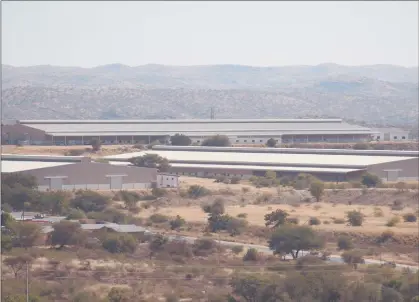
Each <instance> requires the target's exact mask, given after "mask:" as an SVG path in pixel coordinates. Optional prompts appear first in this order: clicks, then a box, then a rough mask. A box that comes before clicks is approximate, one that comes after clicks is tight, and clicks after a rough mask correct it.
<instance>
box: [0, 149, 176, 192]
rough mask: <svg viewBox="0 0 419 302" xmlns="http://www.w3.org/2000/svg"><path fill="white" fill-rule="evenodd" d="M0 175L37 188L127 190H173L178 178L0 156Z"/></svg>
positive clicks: (67, 160)
mask: <svg viewBox="0 0 419 302" xmlns="http://www.w3.org/2000/svg"><path fill="white" fill-rule="evenodd" d="M1 171H2V174H5V173H24V174H29V175H32V176H34V177H35V178H36V180H37V183H38V189H39V190H41V191H46V190H78V189H82V190H129V189H147V188H152V187H153V186H156V187H164V188H167V187H177V186H178V177H177V176H176V175H172V174H168V173H161V174H160V173H159V172H158V171H157V169H154V168H143V167H135V166H121V165H119V166H117V165H110V164H108V163H99V162H92V161H90V159H89V158H83V157H67V156H26V155H2V162H1Z"/></svg>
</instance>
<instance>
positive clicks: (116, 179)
mask: <svg viewBox="0 0 419 302" xmlns="http://www.w3.org/2000/svg"><path fill="white" fill-rule="evenodd" d="M109 179H110V186H111V190H121V189H122V176H119V175H115V176H110V177H109Z"/></svg>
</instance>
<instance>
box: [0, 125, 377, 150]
mask: <svg viewBox="0 0 419 302" xmlns="http://www.w3.org/2000/svg"><path fill="white" fill-rule="evenodd" d="M177 133H178V134H184V135H186V136H188V137H190V138H191V140H192V142H193V143H194V144H200V143H202V141H203V140H205V138H207V137H210V136H213V135H217V134H220V135H226V136H228V137H229V139H230V142H231V143H232V144H236V145H246V144H248V145H264V144H266V142H267V141H268V140H269V139H270V138H273V139H275V140H276V141H277V142H278V144H281V143H282V144H291V143H311V142H333V143H339V142H341V143H343V142H360V141H369V140H371V139H372V137H373V135H374V132H373V131H372V130H371V129H369V128H365V127H360V126H356V125H351V124H348V123H345V122H343V121H342V120H340V119H248V120H246V119H240V120H234V119H231V120H228V119H224V120H198V119H196V120H20V121H17V122H16V123H15V124H10V123H9V124H7V125H3V127H2V142H3V144H17V143H20V144H35V145H89V144H91V141H92V140H93V139H99V140H100V141H101V142H102V143H103V144H136V143H140V144H148V143H151V142H154V141H160V142H161V143H162V144H167V143H169V141H170V136H173V135H175V134H177Z"/></svg>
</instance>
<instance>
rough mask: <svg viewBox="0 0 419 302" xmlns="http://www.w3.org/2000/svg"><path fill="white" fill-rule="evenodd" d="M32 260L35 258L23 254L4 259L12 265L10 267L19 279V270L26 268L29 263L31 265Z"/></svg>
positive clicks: (6, 263) (5, 262) (7, 263)
mask: <svg viewBox="0 0 419 302" xmlns="http://www.w3.org/2000/svg"><path fill="white" fill-rule="evenodd" d="M32 261H33V259H32V257H30V256H29V255H21V256H12V257H7V258H6V259H4V260H3V263H4V264H5V265H7V266H8V267H10V269H11V270H12V271H13V274H14V275H15V278H16V279H17V277H18V274H19V272H20V271H22V270H23V269H24V268H26V266H27V265H30V264H31V263H32Z"/></svg>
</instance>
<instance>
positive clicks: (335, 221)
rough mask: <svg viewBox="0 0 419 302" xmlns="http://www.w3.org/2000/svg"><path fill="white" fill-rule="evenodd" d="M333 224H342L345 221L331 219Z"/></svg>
mask: <svg viewBox="0 0 419 302" xmlns="http://www.w3.org/2000/svg"><path fill="white" fill-rule="evenodd" d="M332 220H333V223H334V224H344V223H345V219H343V218H333V219H332Z"/></svg>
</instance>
